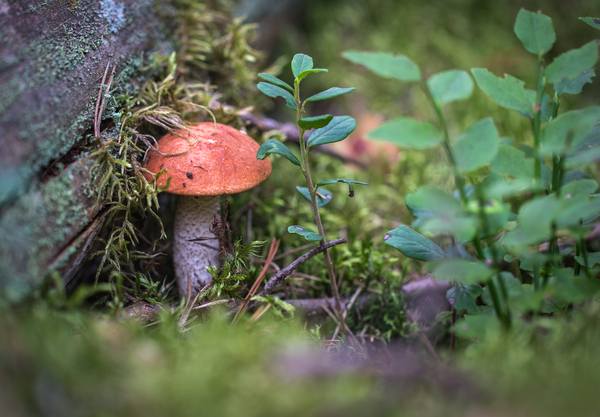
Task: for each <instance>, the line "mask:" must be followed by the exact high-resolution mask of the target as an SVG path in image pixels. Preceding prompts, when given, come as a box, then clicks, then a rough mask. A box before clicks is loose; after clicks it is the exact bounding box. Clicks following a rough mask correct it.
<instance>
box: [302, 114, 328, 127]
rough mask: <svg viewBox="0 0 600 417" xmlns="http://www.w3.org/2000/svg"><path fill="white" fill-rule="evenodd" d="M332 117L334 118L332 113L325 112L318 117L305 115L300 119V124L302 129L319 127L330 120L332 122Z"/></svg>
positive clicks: (325, 124)
mask: <svg viewBox="0 0 600 417" xmlns="http://www.w3.org/2000/svg"><path fill="white" fill-rule="evenodd" d="M331 119H333V116H332V115H331V114H324V115H322V116H316V117H305V118H304V119H300V120H299V121H298V126H300V128H301V129H302V130H308V129H319V128H321V127H325V126H327V125H328V124H329V122H331Z"/></svg>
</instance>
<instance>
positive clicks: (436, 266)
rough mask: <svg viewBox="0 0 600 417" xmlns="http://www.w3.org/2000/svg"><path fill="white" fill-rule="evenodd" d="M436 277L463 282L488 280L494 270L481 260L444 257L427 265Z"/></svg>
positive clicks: (470, 282) (471, 282)
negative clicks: (471, 260)
mask: <svg viewBox="0 0 600 417" xmlns="http://www.w3.org/2000/svg"><path fill="white" fill-rule="evenodd" d="M427 269H428V270H429V271H430V272H431V273H433V276H434V277H435V278H436V279H439V280H442V281H450V282H460V283H462V284H473V283H476V282H483V281H487V280H488V279H490V278H491V277H492V275H493V274H494V271H493V270H492V269H490V268H488V267H487V266H486V265H485V264H483V263H481V262H469V261H467V260H464V259H456V258H454V259H444V260H440V261H435V262H433V263H431V264H428V265H427Z"/></svg>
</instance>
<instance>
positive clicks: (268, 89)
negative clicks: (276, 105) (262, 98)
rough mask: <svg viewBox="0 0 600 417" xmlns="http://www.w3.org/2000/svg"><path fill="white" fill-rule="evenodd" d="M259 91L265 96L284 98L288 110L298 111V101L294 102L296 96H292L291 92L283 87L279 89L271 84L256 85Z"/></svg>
mask: <svg viewBox="0 0 600 417" xmlns="http://www.w3.org/2000/svg"><path fill="white" fill-rule="evenodd" d="M256 86H257V87H258V89H259V90H260V91H261V92H262V93H263V94H265V95H267V96H269V97H272V98H277V97H283V99H284V100H285V105H286V107H287V108H288V109H292V110H296V109H297V108H296V101H295V100H294V96H292V95H291V94H290V93H289V92H287V91H285V90H284V89H283V88H281V87H277V86H276V85H273V84H269V83H258V84H257V85H256Z"/></svg>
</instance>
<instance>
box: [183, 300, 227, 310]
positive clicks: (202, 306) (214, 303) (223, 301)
mask: <svg viewBox="0 0 600 417" xmlns="http://www.w3.org/2000/svg"><path fill="white" fill-rule="evenodd" d="M232 301H233V299H231V298H228V299H226V300H217V301H211V302H210V303H206V304H202V305H200V306H197V307H194V308H192V310H200V309H201V308H206V307H212V306H215V305H218V304H225V303H231V302H232Z"/></svg>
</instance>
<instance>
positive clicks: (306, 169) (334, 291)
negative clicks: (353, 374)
mask: <svg viewBox="0 0 600 417" xmlns="http://www.w3.org/2000/svg"><path fill="white" fill-rule="evenodd" d="M294 100H295V101H296V109H297V110H296V123H298V122H300V119H302V113H304V105H302V103H301V102H300V82H299V81H298V79H296V80H294ZM298 133H299V142H300V155H301V158H302V161H301V162H302V166H301V169H302V174H304V178H305V179H306V185H307V186H308V192H309V193H310V203H311V207H312V211H313V217H314V219H315V223H316V225H317V233H319V234H320V235H321V237H322V238H323V239H322V240H321V245H324V244H325V243H327V239H326V238H325V230H324V229H323V222H322V221H321V214H320V213H319V206H318V205H317V190H316V188H315V185H314V183H313V181H312V178H311V176H310V165H309V162H308V149H307V146H306V143H304V129H302V128H300V127H298ZM323 257H324V258H325V266H326V268H327V275H328V276H329V282H330V286H331V295H332V296H333V298H334V299H335V308H336V310H337V311H336V314H337V316H338V319H339V322H340V329H341V331H342V332H343V333H344V334H348V329H347V328H346V322H345V320H344V316H343V311H344V310H343V309H342V301H341V300H340V294H339V291H338V285H337V280H336V277H335V271H334V270H333V263H332V262H331V257H330V255H329V251H328V250H327V249H325V250H324V251H323Z"/></svg>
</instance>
